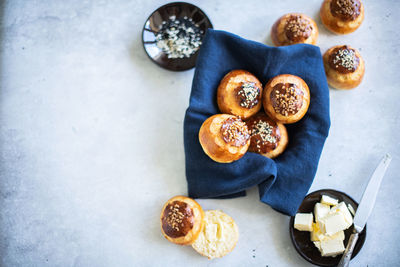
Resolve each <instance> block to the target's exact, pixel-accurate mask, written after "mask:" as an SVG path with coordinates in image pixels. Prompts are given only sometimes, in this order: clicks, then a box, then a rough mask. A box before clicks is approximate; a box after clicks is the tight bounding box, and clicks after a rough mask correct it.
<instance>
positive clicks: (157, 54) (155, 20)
mask: <svg viewBox="0 0 400 267" xmlns="http://www.w3.org/2000/svg"><path fill="white" fill-rule="evenodd" d="M172 16H175V17H176V18H177V19H182V18H184V17H187V18H188V19H192V22H193V23H194V24H195V25H197V26H198V28H199V29H200V30H201V31H202V34H203V35H202V36H204V34H205V32H206V30H207V29H208V28H212V27H213V26H212V24H211V21H210V20H209V19H208V17H207V15H206V14H205V13H204V12H203V11H202V10H201V9H200V8H198V7H197V6H195V5H192V4H189V3H184V2H174V3H169V4H166V5H164V6H162V7H160V8H158V9H157V10H156V11H154V12H153V13H152V14H151V15H150V17H149V18H148V19H147V20H146V23H145V24H144V27H143V32H142V42H143V47H144V50H145V51H146V53H147V55H148V56H149V57H150V59H151V60H152V61H154V62H155V63H156V64H157V65H159V66H160V67H162V68H165V69H168V70H173V71H183V70H188V69H191V68H193V67H194V66H195V64H196V59H197V56H198V52H199V50H197V51H196V52H195V53H194V54H192V55H191V56H190V57H184V58H168V56H167V55H166V54H165V53H164V52H163V51H162V50H161V49H160V48H159V47H158V46H157V45H156V33H157V32H158V31H159V29H160V27H161V25H162V23H163V22H164V21H168V20H169V19H170V17H172Z"/></svg>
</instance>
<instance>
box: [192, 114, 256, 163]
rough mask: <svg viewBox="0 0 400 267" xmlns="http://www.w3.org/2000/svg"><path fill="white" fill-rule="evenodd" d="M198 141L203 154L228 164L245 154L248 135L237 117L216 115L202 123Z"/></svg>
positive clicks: (248, 142)
mask: <svg viewBox="0 0 400 267" xmlns="http://www.w3.org/2000/svg"><path fill="white" fill-rule="evenodd" d="M199 141H200V144H201V146H202V148H203V150H204V152H205V153H206V154H207V155H208V156H209V157H210V158H211V159H212V160H214V161H216V162H219V163H230V162H232V161H235V160H238V159H240V158H241V157H243V155H244V154H245V153H246V152H247V149H248V148H249V145H250V133H249V131H248V128H247V126H246V124H245V123H244V122H243V121H242V120H241V119H240V118H238V117H236V116H233V115H229V114H217V115H214V116H211V117H210V118H208V119H207V120H205V121H204V123H203V125H201V128H200V131H199Z"/></svg>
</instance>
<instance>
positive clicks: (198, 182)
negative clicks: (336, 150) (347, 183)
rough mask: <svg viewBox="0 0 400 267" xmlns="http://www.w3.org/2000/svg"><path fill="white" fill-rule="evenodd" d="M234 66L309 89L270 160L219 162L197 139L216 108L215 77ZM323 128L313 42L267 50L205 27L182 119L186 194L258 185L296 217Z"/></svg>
mask: <svg viewBox="0 0 400 267" xmlns="http://www.w3.org/2000/svg"><path fill="white" fill-rule="evenodd" d="M234 69H244V70H247V71H249V72H251V73H253V74H254V75H255V76H256V77H257V78H258V79H259V80H260V81H261V83H262V84H263V86H264V85H265V84H266V83H267V82H268V80H269V79H271V78H272V77H274V76H276V75H279V74H293V75H297V76H299V77H301V78H302V79H303V80H304V81H305V82H306V83H307V85H308V86H309V89H310V93H311V101H310V107H309V109H308V112H307V114H306V115H305V116H304V117H303V119H302V120H300V121H299V122H297V123H294V124H287V125H286V127H287V130H288V134H289V144H288V147H287V148H286V150H285V152H284V153H283V154H282V155H280V156H279V157H277V158H276V159H274V160H272V159H269V158H266V157H264V156H261V155H259V154H256V153H252V152H247V153H246V154H245V155H244V156H243V157H242V158H241V159H240V160H238V161H235V162H232V163H227V164H221V163H217V162H214V161H213V160H212V159H210V158H209V157H208V156H207V155H206V154H205V153H204V152H203V149H202V147H201V145H200V143H199V138H198V133H199V130H200V127H201V125H202V123H203V122H204V121H205V120H206V119H207V118H208V117H210V116H212V115H214V114H217V113H221V112H220V111H219V109H218V106H217V102H216V101H217V100H216V99H217V88H218V85H219V82H220V81H221V79H222V78H223V77H224V75H225V74H227V73H228V72H229V71H231V70H234ZM329 127H330V118H329V89H328V85H327V81H326V77H325V72H324V67H323V62H322V57H321V52H320V49H319V47H316V46H313V45H307V44H297V45H291V46H284V47H269V46H267V45H264V44H261V43H258V42H254V41H250V40H246V39H243V38H241V37H239V36H237V35H234V34H231V33H228V32H224V31H217V30H211V29H210V30H208V31H207V34H206V36H205V37H204V39H203V44H202V47H201V49H200V53H199V56H198V59H197V63H196V70H195V73H194V77H193V84H192V91H191V95H190V103H189V107H188V109H187V110H186V115H185V120H184V147H185V158H186V178H187V182H188V191H189V196H190V197H193V198H231V197H239V196H244V195H245V194H246V192H245V190H246V189H248V188H250V187H253V186H255V185H258V188H259V193H260V200H261V201H262V202H264V203H266V204H268V205H270V206H271V207H272V208H273V209H275V210H278V211H280V212H282V213H285V214H288V215H294V214H295V213H296V211H297V209H298V207H299V205H300V204H301V202H302V201H303V199H304V197H305V195H306V194H307V192H308V190H309V188H310V186H311V184H312V182H313V180H314V176H315V173H316V171H317V167H318V161H319V158H320V155H321V152H322V148H323V146H324V142H325V139H326V138H327V136H328V132H329Z"/></svg>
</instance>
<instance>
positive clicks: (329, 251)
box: [320, 239, 345, 257]
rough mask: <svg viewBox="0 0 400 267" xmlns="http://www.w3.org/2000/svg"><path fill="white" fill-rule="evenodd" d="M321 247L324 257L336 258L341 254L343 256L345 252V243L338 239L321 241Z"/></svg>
mask: <svg viewBox="0 0 400 267" xmlns="http://www.w3.org/2000/svg"><path fill="white" fill-rule="evenodd" d="M320 245H321V250H320V251H321V255H322V256H323V257H329V256H331V257H335V256H337V255H339V254H342V253H343V252H344V250H345V248H344V245H343V241H341V240H337V239H333V240H327V241H321V243H320Z"/></svg>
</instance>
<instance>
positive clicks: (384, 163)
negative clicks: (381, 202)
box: [353, 154, 392, 233]
mask: <svg viewBox="0 0 400 267" xmlns="http://www.w3.org/2000/svg"><path fill="white" fill-rule="evenodd" d="M391 160H392V157H391V156H390V155H389V154H386V155H385V156H384V157H383V159H382V160H381V162H380V163H379V165H378V167H377V168H376V169H375V171H374V174H373V175H372V177H371V179H370V180H369V182H368V185H367V188H366V189H365V191H364V194H363V196H362V198H361V201H360V204H359V205H358V208H357V212H356V215H355V216H354V220H353V223H354V228H355V229H356V231H357V232H359V233H360V232H361V231H362V230H363V229H364V226H365V224H366V222H367V220H368V217H369V215H370V214H371V212H372V209H373V208H374V205H375V200H376V195H377V194H378V190H379V187H380V185H381V182H382V178H383V176H384V175H385V172H386V169H387V167H388V166H389V164H390V161H391Z"/></svg>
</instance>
